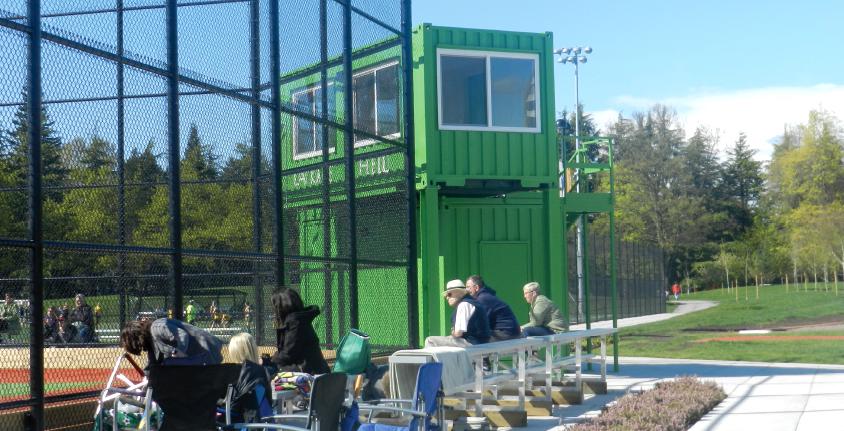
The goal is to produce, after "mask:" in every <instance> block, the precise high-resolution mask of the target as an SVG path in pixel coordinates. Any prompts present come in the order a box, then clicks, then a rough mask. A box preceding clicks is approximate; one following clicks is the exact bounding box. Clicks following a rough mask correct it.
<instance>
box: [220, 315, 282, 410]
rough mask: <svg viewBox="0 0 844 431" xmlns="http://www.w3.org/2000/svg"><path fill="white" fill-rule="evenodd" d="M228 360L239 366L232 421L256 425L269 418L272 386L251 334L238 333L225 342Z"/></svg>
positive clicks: (233, 399)
mask: <svg viewBox="0 0 844 431" xmlns="http://www.w3.org/2000/svg"><path fill="white" fill-rule="evenodd" d="M229 361H230V362H235V363H243V368H241V369H240V377H239V378H238V380H237V384H236V385H235V387H234V392H233V393H232V420H233V421H234V422H257V421H260V420H261V418H262V417H266V416H270V415H272V414H273V411H272V386H270V380H269V376H267V372H266V371H265V370H264V367H263V366H261V364H260V360H259V357H258V345H257V344H256V343H255V339H254V338H252V335H251V334H249V333H247V332H241V333H239V334H237V335H235V336H233V337H232V338H231V340H229Z"/></svg>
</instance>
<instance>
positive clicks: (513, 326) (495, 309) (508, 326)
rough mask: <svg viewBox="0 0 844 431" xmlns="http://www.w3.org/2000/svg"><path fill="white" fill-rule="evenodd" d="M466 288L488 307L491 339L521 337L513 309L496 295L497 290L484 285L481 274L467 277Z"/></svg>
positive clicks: (487, 313) (500, 339)
mask: <svg viewBox="0 0 844 431" xmlns="http://www.w3.org/2000/svg"><path fill="white" fill-rule="evenodd" d="M466 290H468V291H469V294H470V295H472V297H473V298H475V300H477V301H478V302H480V303H481V305H483V306H484V308H485V309H486V315H487V319H488V320H489V329H490V330H491V331H492V334H491V337H490V341H503V340H512V339H514V338H519V337H521V335H522V333H521V328H520V327H519V322H518V321H517V320H516V315H515V314H514V313H513V309H512V308H510V306H509V305H507V303H506V302H504V301H502V300H501V299H499V298H498V297H497V296H495V290H493V289H492V288H491V287H488V286H486V285H484V280H483V278H481V276H480V275H470V276H469V278H468V279H466Z"/></svg>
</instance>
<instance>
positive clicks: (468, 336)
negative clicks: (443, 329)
mask: <svg viewBox="0 0 844 431" xmlns="http://www.w3.org/2000/svg"><path fill="white" fill-rule="evenodd" d="M443 296H444V297H445V298H446V301H448V305H449V306H450V307H451V308H453V309H454V311H453V312H452V313H451V334H450V335H446V336H431V337H428V338H426V339H425V347H439V346H453V347H469V346H471V345H473V344H483V343H488V342H489V337H490V330H489V319H487V315H486V309H484V306H483V305H481V303H480V302H478V301H476V300H475V299H473V298H472V296H471V295H469V292H468V291H467V290H466V287H465V285H464V284H463V281H462V280H451V281H449V282H448V283H447V284H446V286H445V292H443Z"/></svg>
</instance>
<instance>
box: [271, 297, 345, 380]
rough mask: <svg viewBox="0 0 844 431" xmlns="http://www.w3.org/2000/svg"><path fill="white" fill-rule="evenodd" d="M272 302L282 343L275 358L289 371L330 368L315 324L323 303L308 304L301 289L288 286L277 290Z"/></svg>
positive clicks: (311, 371) (325, 370) (278, 341)
mask: <svg viewBox="0 0 844 431" xmlns="http://www.w3.org/2000/svg"><path fill="white" fill-rule="evenodd" d="M272 303H273V311H275V325H276V346H277V347H278V351H277V352H276V353H275V354H274V355H273V356H272V361H273V362H275V363H276V364H278V366H279V368H280V369H282V370H285V371H303V372H305V373H308V374H325V373H328V372H330V371H331V370H330V369H329V368H328V363H327V362H325V358H324V357H323V356H322V349H321V348H320V345H319V337H318V336H317V333H316V331H315V330H314V326H313V321H314V319H316V317H317V316H319V307H317V306H315V305H309V306H307V307H306V306H305V304H304V303H303V302H302V298H301V297H300V296H299V293H298V292H296V291H295V290H293V289H290V288H287V287H285V288H282V289H280V290H278V291H276V292H275V293H273V296H272Z"/></svg>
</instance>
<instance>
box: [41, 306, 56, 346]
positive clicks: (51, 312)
mask: <svg viewBox="0 0 844 431" xmlns="http://www.w3.org/2000/svg"><path fill="white" fill-rule="evenodd" d="M44 342H46V343H58V342H59V312H58V309H56V307H50V308H48V309H47V314H45V315H44Z"/></svg>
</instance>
